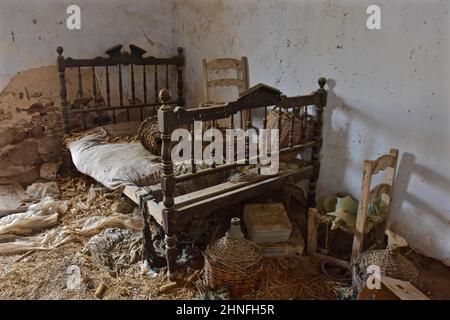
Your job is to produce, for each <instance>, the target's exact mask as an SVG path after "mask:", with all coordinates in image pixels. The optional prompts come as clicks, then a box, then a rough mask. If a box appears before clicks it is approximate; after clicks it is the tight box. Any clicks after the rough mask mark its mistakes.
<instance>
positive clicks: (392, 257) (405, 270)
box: [352, 249, 423, 292]
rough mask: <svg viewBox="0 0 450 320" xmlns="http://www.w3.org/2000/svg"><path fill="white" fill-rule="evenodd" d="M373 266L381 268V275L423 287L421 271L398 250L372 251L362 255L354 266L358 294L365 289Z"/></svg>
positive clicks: (353, 282) (354, 280)
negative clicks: (370, 267)
mask: <svg viewBox="0 0 450 320" xmlns="http://www.w3.org/2000/svg"><path fill="white" fill-rule="evenodd" d="M371 265H375V266H378V267H380V273H381V275H384V276H387V277H391V278H395V279H399V280H403V281H409V282H411V283H412V284H413V285H414V286H416V287H418V288H420V287H421V286H422V285H423V283H422V281H421V278H420V273H419V270H418V269H417V268H416V267H415V266H414V264H413V263H412V262H411V261H409V260H408V259H407V258H405V257H404V256H402V255H401V254H400V252H398V250H390V249H384V250H371V251H367V252H364V253H363V254H361V257H360V258H359V260H358V261H357V262H356V263H355V264H354V265H353V266H352V285H353V288H354V289H355V290H356V291H357V292H361V291H362V290H363V289H364V287H365V285H366V280H367V278H368V277H369V276H370V275H371V273H369V272H368V270H367V269H368V267H369V266H371Z"/></svg>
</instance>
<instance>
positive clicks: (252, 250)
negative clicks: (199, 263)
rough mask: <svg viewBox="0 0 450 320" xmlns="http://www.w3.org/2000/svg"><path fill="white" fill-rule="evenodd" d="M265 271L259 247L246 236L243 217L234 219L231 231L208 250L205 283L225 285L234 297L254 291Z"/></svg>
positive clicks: (204, 270)
mask: <svg viewBox="0 0 450 320" xmlns="http://www.w3.org/2000/svg"><path fill="white" fill-rule="evenodd" d="M262 270H263V260H262V254H261V250H260V248H259V247H258V246H257V245H255V244H254V243H253V242H251V241H249V240H247V239H245V238H244V235H243V233H242V231H241V230H240V219H238V218H233V219H231V226H230V230H229V231H228V233H227V234H226V235H225V236H224V237H223V238H221V239H219V240H218V241H217V242H216V243H214V244H213V245H211V246H208V248H207V249H206V251H205V266H204V269H203V275H204V278H203V281H204V284H205V285H206V286H208V287H211V288H213V289H214V288H218V287H220V286H223V285H226V286H227V287H228V288H229V290H230V293H231V295H232V296H233V297H240V296H242V295H245V294H248V293H251V292H253V291H254V290H255V289H256V288H257V286H258V285H259V281H260V279H261V274H262Z"/></svg>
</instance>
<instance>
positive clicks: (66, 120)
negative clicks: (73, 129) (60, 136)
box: [56, 47, 70, 133]
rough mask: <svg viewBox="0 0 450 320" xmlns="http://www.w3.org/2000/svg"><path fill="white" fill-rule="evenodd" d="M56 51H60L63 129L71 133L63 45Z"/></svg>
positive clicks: (60, 94)
mask: <svg viewBox="0 0 450 320" xmlns="http://www.w3.org/2000/svg"><path fill="white" fill-rule="evenodd" d="M56 52H57V53H58V58H57V62H58V77H59V97H60V99H61V111H62V118H63V129H64V133H69V132H70V128H69V109H68V108H67V89H66V77H65V70H66V66H65V64H64V57H63V55H62V54H63V52H64V49H63V47H57V48H56Z"/></svg>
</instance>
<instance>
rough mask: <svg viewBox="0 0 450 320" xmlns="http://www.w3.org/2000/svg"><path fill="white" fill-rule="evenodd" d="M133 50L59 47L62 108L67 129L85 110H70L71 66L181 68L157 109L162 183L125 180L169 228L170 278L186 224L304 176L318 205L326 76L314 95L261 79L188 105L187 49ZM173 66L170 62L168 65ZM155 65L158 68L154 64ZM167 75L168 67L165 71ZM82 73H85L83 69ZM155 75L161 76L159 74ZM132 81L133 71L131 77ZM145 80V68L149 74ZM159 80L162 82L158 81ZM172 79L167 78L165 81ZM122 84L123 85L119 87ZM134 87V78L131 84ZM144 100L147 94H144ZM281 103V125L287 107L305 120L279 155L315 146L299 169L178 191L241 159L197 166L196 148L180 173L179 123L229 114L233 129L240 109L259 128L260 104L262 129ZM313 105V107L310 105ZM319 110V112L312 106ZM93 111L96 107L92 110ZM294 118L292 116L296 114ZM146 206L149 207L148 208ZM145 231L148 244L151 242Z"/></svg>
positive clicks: (249, 124) (249, 123) (129, 191)
mask: <svg viewBox="0 0 450 320" xmlns="http://www.w3.org/2000/svg"><path fill="white" fill-rule="evenodd" d="M130 49H131V53H130V54H123V53H121V52H120V47H117V48H113V49H110V50H108V51H107V54H108V55H109V58H95V59H90V60H74V59H71V58H67V59H64V58H63V57H62V48H61V47H59V48H58V50H57V51H58V54H59V57H58V65H59V77H60V80H61V81H60V82H61V107H62V112H63V119H64V129H65V131H66V132H70V128H69V125H68V124H69V117H70V116H71V115H72V114H74V113H80V112H85V111H84V109H82V110H68V104H67V101H66V92H65V90H66V88H65V80H64V77H65V75H64V71H65V69H66V68H68V67H75V68H80V67H91V68H92V70H93V71H94V70H95V69H94V68H95V67H97V66H104V67H106V69H108V66H111V65H117V64H132V65H133V64H134V65H155V66H157V65H161V64H162V65H166V66H170V65H174V66H175V67H176V68H177V70H178V79H177V95H178V98H177V100H176V101H173V100H172V97H171V93H170V91H169V89H168V88H166V89H164V90H161V91H160V92H159V98H160V101H161V107H160V108H159V110H158V124H159V130H160V132H161V139H162V150H161V160H162V163H163V172H162V175H161V183H160V184H159V185H154V186H148V187H142V188H140V187H137V186H135V185H126V186H125V187H124V190H123V193H124V195H126V196H127V197H128V198H130V199H131V200H132V201H134V202H135V203H137V204H139V205H140V206H142V207H143V208H144V210H143V211H144V212H146V213H145V215H144V224H146V223H148V221H147V215H148V214H150V215H151V216H152V217H153V218H154V219H155V220H156V222H157V223H158V224H159V225H160V226H161V227H162V228H163V230H164V233H165V252H166V260H167V270H168V277H169V279H171V280H172V279H175V273H174V272H175V271H176V269H177V267H178V265H177V262H176V260H177V256H178V251H177V245H176V244H177V234H179V233H180V232H182V231H183V225H185V224H186V223H187V222H190V221H197V220H199V219H204V218H206V217H207V216H208V215H210V214H212V213H213V212H215V211H217V210H218V209H222V208H226V207H229V206H231V205H233V204H238V203H241V202H242V201H245V200H247V199H249V198H252V197H255V196H257V195H260V194H263V193H266V192H272V191H279V190H284V189H285V187H286V186H287V185H292V184H293V183H296V182H298V181H300V180H302V179H309V187H308V199H307V201H308V206H314V205H315V196H316V183H317V179H318V177H319V170H320V150H321V147H322V114H323V111H324V108H325V106H326V101H327V92H326V90H325V89H324V86H325V84H326V79H325V78H320V79H319V81H318V84H319V89H317V90H316V91H314V92H312V93H311V94H309V95H303V96H293V97H287V96H285V95H283V94H282V93H281V92H280V91H279V90H277V89H275V88H272V87H269V86H266V85H263V84H259V85H256V86H253V87H251V88H250V89H248V90H246V91H245V92H242V93H241V94H240V96H239V98H238V99H237V100H236V101H233V102H230V103H226V104H223V105H215V106H209V107H196V108H184V107H183V98H182V88H183V85H182V66H183V57H182V50H181V49H179V51H178V52H179V55H178V56H177V57H175V58H170V59H157V58H154V57H149V58H143V57H142V54H143V50H142V49H139V48H137V47H132V46H130ZM167 68H168V67H166V70H167ZM155 69H156V68H155ZM166 74H167V72H166ZM79 77H81V75H80V73H79ZM155 78H156V77H155ZM131 79H132V81H133V76H132V77H131ZM144 79H145V73H144ZM156 83H157V82H156ZM166 84H167V82H166ZM108 87H109V85H107V101H108V100H109V99H108V97H109V89H108ZM121 87H122V85H120V86H119V90H122V89H121ZM133 87H134V85H133V83H132V88H133ZM144 101H145V97H144ZM158 105H159V103H157V102H155V103H150V104H148V103H147V104H143V105H130V106H127V105H120V106H118V107H113V106H109V104H108V106H107V107H102V108H100V110H113V111H114V110H117V109H125V110H128V109H129V108H137V107H138V108H141V107H144V106H158ZM274 106H277V107H278V128H280V127H281V125H282V120H281V119H282V112H283V110H287V109H292V108H300V110H301V113H302V115H303V119H304V121H302V122H301V127H302V130H301V132H302V135H303V137H304V139H302V143H301V144H298V145H294V143H293V142H294V141H295V140H294V120H292V121H291V125H290V139H289V140H290V141H289V145H288V146H287V147H284V148H283V149H280V150H279V154H280V156H281V155H283V154H295V153H298V152H300V151H302V150H305V149H311V150H312V155H311V157H310V158H309V159H308V160H304V161H303V164H304V165H303V166H302V167H301V168H300V169H293V170H289V171H282V172H279V173H278V174H276V175H271V176H263V175H259V176H257V177H256V178H255V179H253V180H251V181H242V182H225V183H221V184H218V185H215V186H212V187H209V188H204V189H202V190H198V191H195V192H191V193H189V194H184V195H181V196H177V197H176V196H175V188H176V185H177V183H181V182H185V181H188V180H191V179H195V178H197V177H200V176H205V175H210V174H214V173H218V172H223V171H227V170H230V169H233V168H236V167H238V166H242V164H240V163H237V162H231V163H225V164H221V165H214V164H213V165H212V166H211V167H210V168H207V169H200V168H197V167H196V164H195V161H194V148H192V153H191V166H192V170H191V171H192V172H190V173H187V174H184V175H181V176H175V173H174V167H173V161H172V158H171V149H172V143H171V135H172V132H173V131H174V130H175V129H176V128H179V127H180V126H184V127H188V126H190V127H191V129H193V128H194V121H203V122H210V123H211V122H212V123H214V122H216V121H217V120H219V119H224V118H227V117H229V118H230V120H231V121H230V128H233V127H234V122H235V121H234V117H235V116H236V115H237V114H238V113H240V115H241V116H242V114H243V113H246V114H248V118H247V123H246V124H245V128H243V129H247V128H254V126H253V124H252V113H253V114H254V112H255V111H256V110H257V109H260V110H263V111H264V116H263V121H262V124H263V128H264V129H265V128H266V126H267V116H268V110H269V108H271V107H274ZM308 106H312V107H308ZM313 110H314V111H313ZM89 111H92V110H89ZM311 112H313V113H315V114H314V119H315V126H314V134H313V137H312V139H310V140H308V141H306V136H307V135H306V134H305V132H306V127H307V119H309V118H310V116H311V114H310V113H311ZM292 119H293V117H292ZM191 135H192V136H191V138H192V141H194V139H193V136H194V130H191ZM245 149H246V152H245V156H246V161H245V162H246V164H249V162H250V161H249V160H250V159H249V138H248V137H247V138H246V141H245ZM145 209H146V210H145ZM148 245H152V244H151V243H150V244H148V243H147V244H145V236H144V249H145V247H146V246H148Z"/></svg>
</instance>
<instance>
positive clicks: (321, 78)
mask: <svg viewBox="0 0 450 320" xmlns="http://www.w3.org/2000/svg"><path fill="white" fill-rule="evenodd" d="M318 83H319V86H320V89H323V87H325V84H326V83H327V79H326V78H324V77H320V78H319V81H318Z"/></svg>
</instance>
